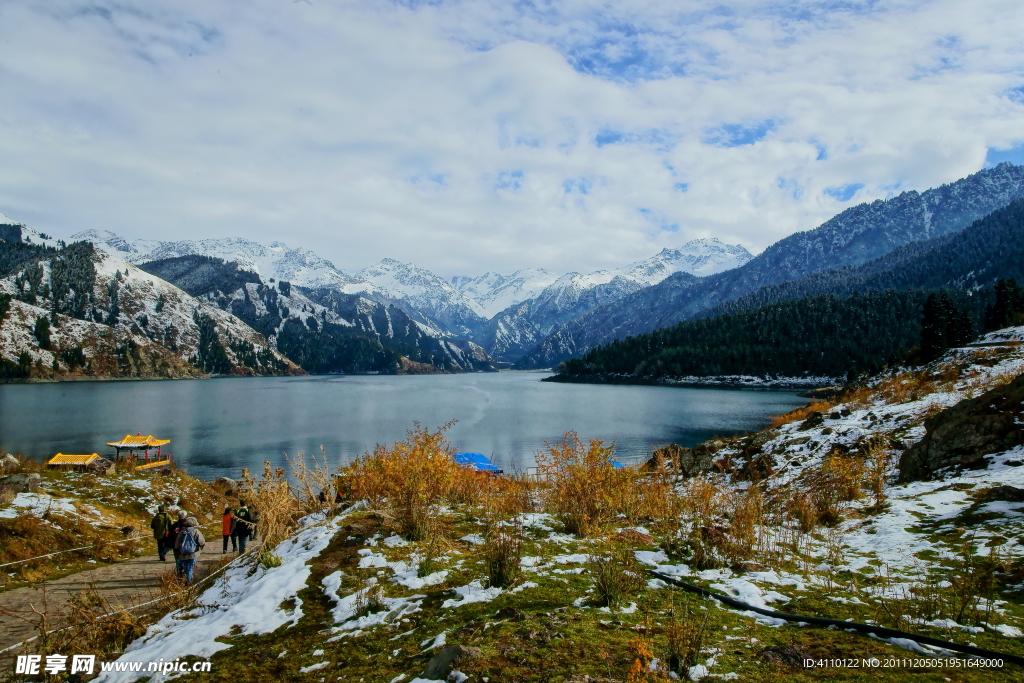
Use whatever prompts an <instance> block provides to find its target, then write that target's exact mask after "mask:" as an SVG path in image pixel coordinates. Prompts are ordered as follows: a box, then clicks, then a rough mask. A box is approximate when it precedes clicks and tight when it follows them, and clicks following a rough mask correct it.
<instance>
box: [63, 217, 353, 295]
mask: <svg viewBox="0 0 1024 683" xmlns="http://www.w3.org/2000/svg"><path fill="white" fill-rule="evenodd" d="M71 239H72V240H87V241H89V242H92V243H93V244H95V245H96V246H98V247H100V248H101V249H103V250H105V251H108V252H115V253H117V255H118V256H120V257H121V258H123V259H125V260H127V261H130V262H131V263H135V264H139V263H145V262H146V261H157V260H160V259H166V258H175V257H177V256H193V255H197V256H210V257H213V258H219V259H223V260H225V261H231V262H234V263H237V264H238V265H239V266H241V267H242V268H243V269H245V270H249V271H252V272H254V273H256V274H257V275H259V276H260V277H261V278H262V279H263V280H266V281H269V280H271V279H273V280H275V281H281V280H284V281H285V282H290V283H292V284H294V285H299V286H300V287H310V288H314V289H315V288H317V287H332V288H336V289H340V288H342V287H344V286H346V285H349V284H351V283H352V278H350V277H349V276H347V275H345V274H344V273H343V272H341V271H340V270H338V269H337V268H335V267H334V264H333V263H331V262H330V261H328V260H327V259H325V258H321V257H320V256H317V255H316V254H315V253H313V252H312V251H310V250H309V249H303V248H301V247H300V248H298V249H292V248H291V247H289V246H288V245H286V244H284V243H282V242H273V243H271V244H270V246H266V245H263V244H260V243H258V242H253V241H251V240H247V239H242V238H238V237H231V238H226V239H211V240H182V241H178V242H164V241H157V240H134V241H132V242H129V241H128V240H126V239H125V238H123V237H121V236H120V235H117V234H115V233H112V232H110V231H109V230H85V231H83V232H79V233H76V234H74V235H72V236H71Z"/></svg>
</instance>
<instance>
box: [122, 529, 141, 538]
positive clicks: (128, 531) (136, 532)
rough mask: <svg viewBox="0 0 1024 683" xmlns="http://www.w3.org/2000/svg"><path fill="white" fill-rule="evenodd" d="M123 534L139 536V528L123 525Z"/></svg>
mask: <svg viewBox="0 0 1024 683" xmlns="http://www.w3.org/2000/svg"><path fill="white" fill-rule="evenodd" d="M121 535H122V536H124V537H125V538H138V537H139V530H138V529H136V528H135V527H133V526H123V527H121Z"/></svg>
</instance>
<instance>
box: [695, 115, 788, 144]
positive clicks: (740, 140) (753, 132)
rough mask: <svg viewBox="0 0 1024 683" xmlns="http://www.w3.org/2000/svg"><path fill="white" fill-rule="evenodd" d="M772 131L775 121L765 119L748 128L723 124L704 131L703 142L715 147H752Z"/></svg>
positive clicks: (735, 124) (742, 125) (734, 124)
mask: <svg viewBox="0 0 1024 683" xmlns="http://www.w3.org/2000/svg"><path fill="white" fill-rule="evenodd" d="M773 130H775V121H773V120H772V119H766V120H764V121H761V122H759V123H755V124H752V125H749V126H747V125H744V124H742V123H723V124H722V125H721V126H718V127H717V128H712V129H709V130H707V131H705V134H704V142H705V143H706V144H709V145H715V146H717V147H740V146H741V145H752V144H754V143H755V142H758V141H760V140H763V139H764V137H765V136H766V135H768V133H769V132H771V131H773Z"/></svg>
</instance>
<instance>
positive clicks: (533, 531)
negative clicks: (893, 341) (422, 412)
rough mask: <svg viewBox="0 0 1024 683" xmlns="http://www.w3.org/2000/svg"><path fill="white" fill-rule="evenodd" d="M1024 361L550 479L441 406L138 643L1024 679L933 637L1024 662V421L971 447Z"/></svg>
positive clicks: (581, 462) (595, 670) (413, 666)
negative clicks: (337, 496)
mask: <svg viewBox="0 0 1024 683" xmlns="http://www.w3.org/2000/svg"><path fill="white" fill-rule="evenodd" d="M1016 333H1019V331H1018V332H1016ZM1022 371H1024V355H1022V353H1021V351H1020V348H1018V347H1002V348H990V349H971V350H960V351H955V352H951V353H950V354H947V355H946V356H944V357H942V358H940V359H938V360H937V361H935V362H934V363H933V364H931V365H929V366H928V367H927V368H926V369H924V370H922V371H915V372H891V373H886V374H882V375H876V376H874V377H871V378H869V379H868V380H866V381H865V382H864V383H862V384H860V385H858V386H856V387H851V388H850V389H849V390H848V391H847V392H846V393H845V394H844V395H843V396H840V397H837V398H836V399H835V400H834V401H833V402H830V403H823V402H818V403H814V404H811V405H809V406H808V407H806V408H801V409H798V410H796V411H793V412H792V413H789V414H787V415H784V416H780V417H779V418H777V419H776V420H775V421H774V425H773V427H772V428H770V429H766V430H764V431H762V432H759V433H757V434H751V435H746V436H739V437H733V438H728V439H715V440H712V441H709V442H707V443H705V444H701V445H699V446H697V447H695V448H693V449H685V448H679V447H676V446H673V447H667V448H665V449H662V450H660V451H658V452H656V454H655V458H654V459H653V460H652V463H651V464H650V465H649V468H648V469H643V468H638V469H632V468H625V469H621V468H615V467H612V466H611V463H610V458H611V457H613V455H614V452H613V450H612V449H611V448H609V447H608V446H606V445H604V444H600V443H599V442H590V443H587V442H582V441H579V440H578V439H577V438H576V436H575V435H574V434H568V435H566V438H565V440H564V441H562V442H559V443H556V444H551V445H550V447H549V449H548V450H546V451H545V452H543V453H542V454H541V455H540V456H539V457H540V459H541V462H542V464H544V465H546V466H547V467H548V468H549V469H547V470H546V471H547V472H548V476H547V477H545V478H542V479H540V480H528V479H521V480H516V479H512V478H504V477H499V478H489V477H480V476H477V475H474V474H472V473H470V472H468V471H464V470H460V469H459V468H458V467H456V466H454V465H453V464H452V463H451V461H450V460H448V459H447V458H446V455H447V454H448V453H450V452H451V451H450V448H449V446H448V444H447V443H446V442H445V441H444V438H443V434H442V433H440V432H436V433H435V432H430V431H429V430H417V431H415V432H412V433H410V436H409V439H407V440H406V441H405V442H401V443H398V444H394V445H393V446H390V447H386V448H385V447H381V448H379V449H378V450H377V451H376V452H375V453H374V454H369V455H367V456H366V457H365V458H364V459H363V460H361V461H359V462H357V463H354V464H352V465H350V466H348V467H346V468H345V469H344V471H343V477H342V478H341V479H340V480H338V481H339V482H343V483H341V484H339V485H341V487H342V490H343V491H345V492H350V491H356V490H358V491H359V492H360V493H359V496H358V499H354V498H350V499H349V501H348V502H349V503H354V504H352V505H351V506H350V507H347V505H348V504H346V507H347V509H344V510H334V511H332V512H331V513H330V514H328V515H323V514H314V515H311V516H307V517H305V518H303V519H302V520H301V521H300V522H299V524H298V528H297V529H296V530H295V531H294V533H293V535H292V536H291V537H290V538H289V539H288V540H285V541H283V542H281V543H280V544H279V545H277V546H276V547H275V548H274V549H273V559H272V560H268V559H267V558H266V557H265V556H264V560H263V561H262V562H261V561H257V558H255V557H253V558H252V559H251V560H249V561H248V562H245V561H241V562H239V563H238V564H237V566H230V567H228V569H227V571H226V572H225V574H224V576H223V577H222V578H220V579H218V580H217V581H216V583H215V584H214V585H212V586H210V587H209V588H208V589H206V590H205V592H204V593H203V594H202V595H200V596H199V597H198V599H197V601H196V602H195V603H194V604H192V605H189V606H186V607H185V608H183V609H181V610H179V611H176V612H172V613H171V614H169V615H167V616H166V617H164V618H163V619H162V620H161V621H159V622H158V623H157V624H154V625H153V626H151V627H150V628H149V630H148V631H147V633H146V634H145V635H144V636H142V637H141V638H140V639H138V640H137V641H136V642H134V643H132V644H131V645H130V646H129V647H128V648H126V651H125V653H124V654H123V655H121V656H120V659H119V661H120V662H125V663H126V662H132V661H143V662H145V661H156V660H158V659H160V658H163V659H164V660H165V661H170V660H174V659H177V658H181V657H189V658H190V659H191V660H192V661H209V662H211V664H212V670H211V672H210V673H203V674H186V675H184V676H182V677H181V679H182V680H185V681H189V680H192V679H195V680H228V679H230V680H234V681H237V680H242V681H247V680H254V681H255V680H259V679H261V678H264V677H266V676H268V675H269V676H272V677H273V678H275V680H279V679H292V678H295V679H300V678H303V677H307V678H308V677H309V676H310V675H311V674H312V675H313V676H316V677H321V678H325V679H327V678H331V679H334V680H358V679H362V680H364V681H374V682H377V681H381V682H388V681H410V682H411V681H420V682H421V683H423V682H424V681H441V680H459V681H472V680H483V679H484V678H487V679H488V680H492V681H507V680H518V681H524V682H533V681H537V682H540V681H567V682H570V681H571V682H573V683H584V682H587V681H589V682H593V681H601V682H602V683H617V682H620V681H631V682H636V681H648V682H655V681H657V682H663V681H669V680H678V679H688V680H699V679H704V678H708V679H710V678H712V677H714V678H723V679H725V680H753V681H766V682H767V681H779V680H806V681H857V680H865V677H866V675H865V674H866V672H865V671H863V670H862V669H863V668H870V669H871V670H870V671H869V672H867V674H869V675H870V677H871V679H872V680H879V681H892V682H895V681H904V680H907V678H908V677H917V676H924V677H932V678H934V677H935V667H936V666H939V665H940V662H943V663H942V664H941V666H943V670H942V671H941V672H939V674H940V678H941V677H945V678H950V679H951V680H957V681H966V682H973V681H978V682H981V681H986V682H988V681H997V682H999V681H1006V682H1009V681H1015V680H1017V679H1018V678H1019V674H1020V668H1019V665H1018V664H1014V663H1011V661H1009V660H1006V661H1004V662H1003V663H1002V664H999V665H993V664H991V663H986V662H985V661H984V660H979V659H972V658H970V657H965V656H964V655H962V654H958V653H957V652H956V651H953V650H949V649H944V648H943V647H940V646H937V645H926V644H920V643H919V642H916V641H915V640H914V638H916V637H919V636H929V637H933V638H938V639H940V640H941V641H946V642H948V643H954V644H961V645H964V646H968V645H970V646H974V647H979V648H984V649H986V650H988V651H996V652H1000V653H1005V654H1004V656H1005V657H1016V658H1017V659H1016V660H1014V661H1018V662H1024V546H1022V545H1021V543H1020V542H1019V538H1020V536H1021V533H1022V532H1024V523H1022V521H1021V520H1022V517H1021V514H1020V508H1021V507H1022V506H1024V467H1021V464H1022V461H1024V460H1022V452H1024V451H1022V448H1024V437H1022V435H1021V433H1020V430H1015V429H1012V428H1011V429H1009V430H1005V431H1000V432H998V434H996V436H995V437H993V438H989V439H988V440H987V441H977V440H975V441H974V445H973V446H967V451H964V450H962V449H963V448H964V445H965V444H967V443H969V442H970V440H971V438H973V437H972V435H973V436H977V435H980V434H984V433H985V431H984V430H985V425H991V424H996V423H1000V424H1003V423H1005V424H1013V423H1014V422H1015V421H1016V420H1017V419H1018V418H1019V415H1020V410H1019V408H1020V405H1019V403H1020V401H1019V399H1020V396H1021V394H1020V392H1021V380H1020V379H1017V378H1018V377H1019V376H1020V374H1021V372H1022ZM961 437H962V438H961ZM958 438H959V439H960V440H959V441H956V439H958ZM957 449H961V450H957ZM446 463H448V464H446ZM383 473H387V474H386V476H382V474H383ZM423 477H426V479H424V478H423ZM269 488H270V486H269V484H268V490H269ZM403 492H404V493H412V492H416V493H415V495H414V496H412V497H406V496H404V495H403ZM314 507H315V504H314ZM307 509H308V508H307ZM427 520H430V523H429V524H428V523H427ZM674 581H682V582H685V583H687V584H690V585H694V586H697V587H699V588H703V589H705V590H710V591H713V592H715V593H717V594H719V595H724V596H726V597H731V598H732V599H738V600H740V601H741V602H743V603H745V604H746V605H747V606H751V607H755V608H760V609H769V610H777V611H779V612H783V613H786V614H787V615H790V616H788V618H779V617H778V616H770V615H764V614H758V613H754V612H752V611H746V610H744V609H743V608H739V609H735V608H733V607H728V606H726V605H723V604H721V603H719V602H715V601H712V600H707V599H703V598H700V597H698V596H696V595H694V594H692V593H691V592H688V591H685V590H681V589H679V588H676V587H674V585H673V583H672V582H674ZM792 615H799V616H792ZM810 618H825V619H834V620H839V624H840V626H839V627H838V628H837V626H836V625H832V626H831V627H829V628H823V627H822V626H821V625H817V624H812V623H809V620H810ZM805 620H807V621H805ZM844 621H845V622H846V624H848V625H849V626H850V627H853V626H855V624H853V623H851V622H857V623H858V624H860V626H858V627H857V628H859V629H867V630H869V631H870V630H871V629H880V628H886V629H897V630H899V631H901V632H903V635H898V636H894V635H888V634H885V633H883V634H882V635H876V637H871V636H870V635H868V634H865V633H862V632H857V631H856V630H855V629H854V628H843V627H842V623H843V622H844ZM872 658H876V659H877V660H878V662H879V663H878V665H876V666H874V667H873V666H872V665H871V664H869V663H867V662H871V660H872ZM937 658H945V659H944V660H943V659H937ZM834 659H840V660H853V661H856V662H857V663H858V664H859V666H858V667H855V668H854V667H842V666H839V667H831V666H824V665H822V664H820V660H834ZM807 660H813V662H814V663H813V664H812V665H810V666H808V665H807V663H806V662H807ZM899 660H903V661H904V662H905V663H902V664H900V665H899V666H898V667H895V666H885V665H884V662H887V661H899ZM252 662H259V663H261V666H260V667H254V666H250V665H249V664H250V663H252ZM125 666H127V664H126V665H125ZM138 676H139V674H132V673H130V672H128V671H122V672H120V673H118V672H115V671H110V672H107V673H105V674H103V675H102V676H101V678H100V680H101V681H103V682H104V683H106V682H108V681H109V682H113V681H130V680H134V679H136V678H138ZM164 679H165V676H164V675H156V676H152V677H151V678H150V680H152V681H154V683H159V681H162V680H164Z"/></svg>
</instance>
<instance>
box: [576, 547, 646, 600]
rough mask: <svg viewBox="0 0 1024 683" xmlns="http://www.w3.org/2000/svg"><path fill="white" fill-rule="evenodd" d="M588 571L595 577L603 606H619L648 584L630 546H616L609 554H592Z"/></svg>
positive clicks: (597, 597)
mask: <svg viewBox="0 0 1024 683" xmlns="http://www.w3.org/2000/svg"><path fill="white" fill-rule="evenodd" d="M587 572H588V573H589V574H590V575H591V576H592V577H593V579H594V593H595V595H596V599H597V603H598V604H599V605H601V606H602V607H611V608H615V607H618V606H619V604H621V603H622V601H623V600H624V599H625V598H627V597H629V596H631V595H633V594H635V593H636V592H637V591H639V590H641V589H642V588H643V587H644V586H645V585H646V584H647V580H646V578H645V575H644V570H643V568H641V567H640V566H639V565H638V564H637V561H636V559H635V558H634V557H633V553H632V552H631V551H630V550H629V549H628V548H614V549H612V550H611V551H610V552H609V554H608V555H607V556H601V555H591V556H590V558H589V559H588V560H587Z"/></svg>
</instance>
